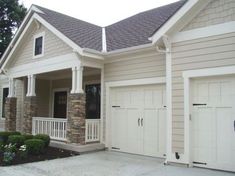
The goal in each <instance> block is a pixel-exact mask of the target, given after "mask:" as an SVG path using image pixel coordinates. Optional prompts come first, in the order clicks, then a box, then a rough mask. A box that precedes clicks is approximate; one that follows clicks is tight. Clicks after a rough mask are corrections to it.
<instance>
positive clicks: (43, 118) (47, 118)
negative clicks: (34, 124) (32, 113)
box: [33, 117, 67, 122]
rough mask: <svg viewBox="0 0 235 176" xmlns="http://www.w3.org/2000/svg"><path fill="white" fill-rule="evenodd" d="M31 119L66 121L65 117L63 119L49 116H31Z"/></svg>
mask: <svg viewBox="0 0 235 176" xmlns="http://www.w3.org/2000/svg"><path fill="white" fill-rule="evenodd" d="M33 120H43V121H56V122H67V119H63V118H49V117H33Z"/></svg>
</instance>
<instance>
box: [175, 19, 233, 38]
mask: <svg viewBox="0 0 235 176" xmlns="http://www.w3.org/2000/svg"><path fill="white" fill-rule="evenodd" d="M232 32H235V21H231V22H228V23H223V24H217V25H212V26H208V27H203V28H197V29H193V30H189V31H183V32H178V33H176V34H175V35H173V36H172V37H171V38H172V42H173V43H176V42H183V41H188V40H194V39H199V38H204V37H211V36H215V35H222V34H227V33H232Z"/></svg>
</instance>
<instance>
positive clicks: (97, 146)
mask: <svg viewBox="0 0 235 176" xmlns="http://www.w3.org/2000/svg"><path fill="white" fill-rule="evenodd" d="M50 146H51V147H56V148H61V149H65V150H71V151H75V152H79V153H80V154H81V153H87V152H92V151H100V150H104V149H105V145H104V144H101V143H92V144H86V145H78V144H67V143H65V142H60V141H53V140H52V141H51V142H50Z"/></svg>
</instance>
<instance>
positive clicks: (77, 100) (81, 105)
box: [67, 93, 86, 145]
mask: <svg viewBox="0 0 235 176" xmlns="http://www.w3.org/2000/svg"><path fill="white" fill-rule="evenodd" d="M85 106H86V95H85V94H84V93H73V94H69V96H68V118H67V119H68V121H67V141H68V142H69V143H76V144H81V145H84V144H85V123H86V117H85V115H86V113H85V112H86V110H85Z"/></svg>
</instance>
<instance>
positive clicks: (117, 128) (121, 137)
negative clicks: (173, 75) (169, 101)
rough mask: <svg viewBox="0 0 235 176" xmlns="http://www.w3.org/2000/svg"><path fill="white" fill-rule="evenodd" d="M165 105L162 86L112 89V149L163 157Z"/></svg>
mask: <svg viewBox="0 0 235 176" xmlns="http://www.w3.org/2000/svg"><path fill="white" fill-rule="evenodd" d="M165 104H166V103H165V86H164V85H149V86H132V87H122V88H115V89H112V93H111V107H110V108H111V112H112V114H111V115H112V119H111V121H112V128H111V131H112V139H111V141H112V142H111V145H112V149H114V150H118V151H122V152H128V153H135V154H141V155H148V156H155V157H164V156H165V149H166V115H165V114H166V110H165V109H166V108H165Z"/></svg>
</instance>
